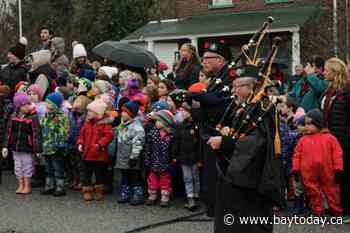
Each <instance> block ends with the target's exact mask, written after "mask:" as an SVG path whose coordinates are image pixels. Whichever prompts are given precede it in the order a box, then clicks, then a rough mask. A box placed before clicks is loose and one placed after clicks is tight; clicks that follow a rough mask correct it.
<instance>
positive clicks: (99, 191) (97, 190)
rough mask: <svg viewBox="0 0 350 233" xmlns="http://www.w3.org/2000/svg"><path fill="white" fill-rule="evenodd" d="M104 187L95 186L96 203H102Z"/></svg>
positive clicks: (100, 185) (101, 185)
mask: <svg viewBox="0 0 350 233" xmlns="http://www.w3.org/2000/svg"><path fill="white" fill-rule="evenodd" d="M103 192H104V185H103V184H97V185H95V195H96V196H95V200H96V201H102V200H103V198H104V193H103Z"/></svg>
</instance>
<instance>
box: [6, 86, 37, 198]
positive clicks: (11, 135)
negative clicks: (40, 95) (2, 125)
mask: <svg viewBox="0 0 350 233" xmlns="http://www.w3.org/2000/svg"><path fill="white" fill-rule="evenodd" d="M13 102H14V105H15V109H16V110H15V112H14V113H13V115H12V116H11V118H10V120H9V122H8V127H7V128H8V130H7V132H6V136H5V137H4V138H6V139H7V140H6V141H5V143H4V148H3V149H2V155H3V157H4V158H6V157H7V155H8V151H9V150H11V151H12V153H13V159H14V161H15V174H16V177H17V179H18V188H17V190H16V194H30V193H31V186H30V178H31V177H32V175H33V154H36V153H41V141H40V139H41V134H40V125H39V119H38V116H37V114H36V113H35V111H33V107H32V104H31V101H30V98H29V96H28V95H27V94H26V93H23V92H19V93H17V94H16V95H15V97H14V99H13Z"/></svg>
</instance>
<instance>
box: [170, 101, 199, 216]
mask: <svg viewBox="0 0 350 233" xmlns="http://www.w3.org/2000/svg"><path fill="white" fill-rule="evenodd" d="M181 111H182V112H183V122H181V123H180V124H179V126H178V127H177V129H176V136H175V140H174V144H173V146H172V156H173V157H174V159H173V161H172V162H173V163H179V164H180V165H181V169H182V174H183V182H184V184H185V189H186V196H187V203H186V204H185V208H187V209H188V210H190V211H194V210H195V209H196V208H197V204H196V201H195V198H199V192H200V179H199V168H200V167H201V164H202V163H201V161H200V156H199V148H200V141H199V132H198V128H197V127H196V126H195V124H194V122H193V119H192V116H191V108H190V107H189V105H184V107H183V108H182V110H181Z"/></svg>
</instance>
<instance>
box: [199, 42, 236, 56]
mask: <svg viewBox="0 0 350 233" xmlns="http://www.w3.org/2000/svg"><path fill="white" fill-rule="evenodd" d="M204 52H211V53H216V54H218V55H220V56H222V57H223V58H225V59H226V60H230V59H231V58H232V54H231V52H230V49H229V48H227V46H225V44H224V43H223V42H205V43H204Z"/></svg>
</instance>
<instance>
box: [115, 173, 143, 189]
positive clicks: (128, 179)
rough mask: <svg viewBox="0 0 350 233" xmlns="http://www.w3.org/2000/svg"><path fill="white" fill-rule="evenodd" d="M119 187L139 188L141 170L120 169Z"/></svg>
mask: <svg viewBox="0 0 350 233" xmlns="http://www.w3.org/2000/svg"><path fill="white" fill-rule="evenodd" d="M120 173H121V176H122V177H121V178H122V179H121V185H127V186H140V185H142V175H141V170H132V169H121V170H120Z"/></svg>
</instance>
